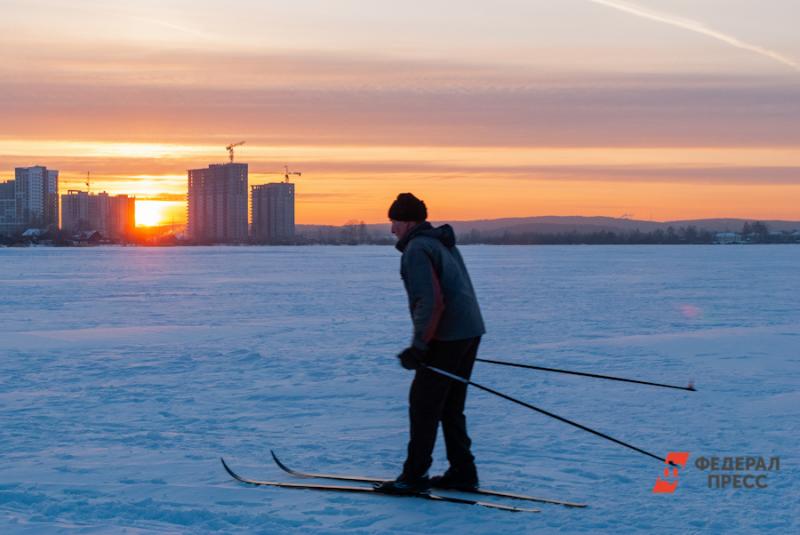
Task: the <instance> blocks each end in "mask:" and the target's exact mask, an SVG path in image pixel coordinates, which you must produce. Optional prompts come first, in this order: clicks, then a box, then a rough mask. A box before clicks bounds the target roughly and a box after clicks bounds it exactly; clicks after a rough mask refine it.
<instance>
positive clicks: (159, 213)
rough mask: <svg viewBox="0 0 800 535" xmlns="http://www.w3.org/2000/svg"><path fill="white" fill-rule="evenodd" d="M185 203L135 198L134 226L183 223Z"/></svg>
mask: <svg viewBox="0 0 800 535" xmlns="http://www.w3.org/2000/svg"><path fill="white" fill-rule="evenodd" d="M185 209H186V203H184V202H182V201H141V200H138V199H137V200H136V226H137V227H157V226H161V225H169V224H173V223H183V217H179V216H182V213H183V211H185Z"/></svg>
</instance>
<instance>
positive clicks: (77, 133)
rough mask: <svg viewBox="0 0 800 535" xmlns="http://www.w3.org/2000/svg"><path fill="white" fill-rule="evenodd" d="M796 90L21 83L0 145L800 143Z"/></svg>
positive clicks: (13, 88)
mask: <svg viewBox="0 0 800 535" xmlns="http://www.w3.org/2000/svg"><path fill="white" fill-rule="evenodd" d="M799 89H800V88H799V87H798V84H797V83H795V82H792V81H787V80H785V79H782V78H775V79H761V80H758V81H753V80H746V79H739V78H733V77H731V78H726V77H702V76H698V77H695V78H692V77H685V79H676V80H666V79H663V78H659V77H655V78H646V77H644V78H643V81H639V82H634V81H632V80H631V79H630V77H620V78H618V79H613V78H609V77H604V78H600V79H594V78H592V77H585V78H576V79H574V80H571V81H565V82H562V83H560V84H559V85H542V86H541V87H537V86H532V87H523V88H514V87H498V88H474V89H469V90H459V89H448V88H439V89H433V88H432V89H429V90H425V91H421V90H416V89H403V88H398V89H336V90H319V89H307V88H306V89H303V88H297V89H276V88H269V87H267V88H246V89H239V88H230V89H220V88H207V87H203V86H198V87H195V88H184V87H148V86H116V85H114V86H108V85H104V84H97V85H85V84H67V83H64V84H57V85H43V84H37V83H27V82H19V81H18V82H7V83H4V84H2V85H0V116H2V117H3V121H2V123H0V137H2V136H6V137H8V136H15V137H20V138H45V139H76V138H77V139H105V140H131V141H145V142H150V143H163V142H168V141H169V142H176V141H180V140H186V141H187V142H188V143H204V144H212V145H214V144H219V145H220V147H221V148H220V150H221V151H222V150H223V148H224V146H225V145H226V144H227V143H230V142H232V141H238V140H240V139H246V140H247V142H248V145H250V144H252V143H262V144H265V145H266V144H276V145H283V146H285V145H296V144H301V145H319V144H337V145H341V144H368V145H380V144H384V145H391V144H396V145H398V144H399V145H450V146H452V145H474V146H629V147H641V146H672V147H675V146H687V147H691V146H798V145H800V129H798V128H797V124H800V96H798V95H800V90H799ZM76 125H79V128H78V127H76ZM245 152H246V151H245ZM223 155H224V153H223ZM165 158H168V155H165Z"/></svg>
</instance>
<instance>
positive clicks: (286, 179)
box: [283, 165, 303, 184]
mask: <svg viewBox="0 0 800 535" xmlns="http://www.w3.org/2000/svg"><path fill="white" fill-rule="evenodd" d="M289 175H297V176H302V175H303V173H301V172H300V171H292V172H289V166H288V165H284V166H283V181H284V182H285V183H286V184H288V183H289Z"/></svg>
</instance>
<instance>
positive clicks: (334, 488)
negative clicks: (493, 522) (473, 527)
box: [219, 457, 541, 513]
mask: <svg viewBox="0 0 800 535" xmlns="http://www.w3.org/2000/svg"><path fill="white" fill-rule="evenodd" d="M219 460H220V461H222V466H223V468H225V471H226V472H228V474H229V475H230V476H231V477H232V478H233V479H235V480H237V481H240V482H242V483H246V484H248V485H254V486H258V487H279V488H287V489H306V490H324V491H330V492H352V493H360V494H378V495H380V496H391V497H400V498H421V499H423V500H431V501H436V502H447V503H458V504H462V505H479V506H481V507H487V508H489V509H498V510H500V511H509V512H513V513H539V512H541V511H539V510H538V509H526V508H523V507H511V506H509V505H502V504H499V503H491V502H483V501H479V500H469V499H464V498H455V497H452V496H439V495H438V494H429V493H424V494H411V495H408V496H395V495H393V494H385V493H383V492H378V491H377V490H375V489H374V488H372V487H356V486H345V485H319V484H312V483H287V482H283V481H259V480H256V479H247V478H245V477H242V476H240V475H239V474H237V473H236V472H234V471H233V470H231V468H230V467H229V466H228V464H227V463H226V462H225V459H223V458H222V457H220V459H219Z"/></svg>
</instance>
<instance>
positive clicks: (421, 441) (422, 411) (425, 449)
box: [403, 342, 454, 479]
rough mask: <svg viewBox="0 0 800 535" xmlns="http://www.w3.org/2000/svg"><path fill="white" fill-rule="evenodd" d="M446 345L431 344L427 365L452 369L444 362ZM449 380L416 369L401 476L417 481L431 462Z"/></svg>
mask: <svg viewBox="0 0 800 535" xmlns="http://www.w3.org/2000/svg"><path fill="white" fill-rule="evenodd" d="M445 345H446V343H442V342H433V343H432V344H431V348H430V351H431V352H430V355H429V362H430V363H431V364H432V365H434V366H442V369H450V370H452V369H453V364H452V363H450V362H448V361H449V360H450V359H449V358H448V357H449V355H447V354H446V353H447V352H446V350H445ZM453 386H454V385H453V381H452V380H451V379H448V378H447V377H444V376H442V375H439V374H437V373H436V372H433V371H431V370H426V369H425V368H421V369H419V370H417V373H416V375H415V376H414V381H413V382H412V383H411V391H410V393H409V400H408V401H409V406H408V415H409V422H410V432H409V435H410V437H409V442H408V457H407V458H406V462H405V464H404V465H403V477H405V478H412V479H413V478H419V477H422V476H424V475H425V474H426V473H427V472H428V469H429V468H430V466H431V463H432V462H433V458H432V457H431V455H432V454H433V447H434V446H435V445H436V433H437V432H438V430H439V420H441V416H442V408H443V407H444V404H445V400H446V399H447V395H448V393H449V391H450V389H451V388H452V387H453Z"/></svg>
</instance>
